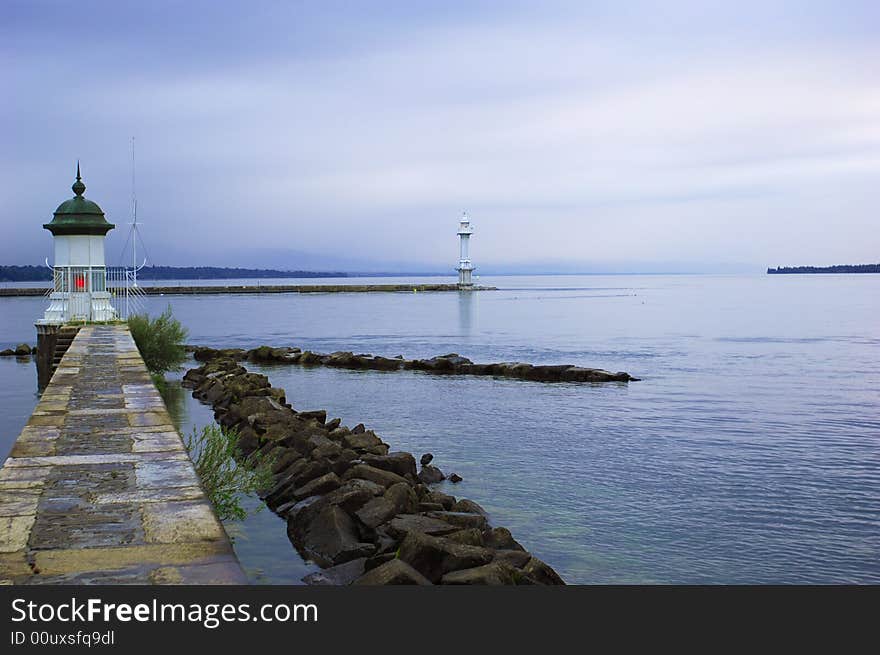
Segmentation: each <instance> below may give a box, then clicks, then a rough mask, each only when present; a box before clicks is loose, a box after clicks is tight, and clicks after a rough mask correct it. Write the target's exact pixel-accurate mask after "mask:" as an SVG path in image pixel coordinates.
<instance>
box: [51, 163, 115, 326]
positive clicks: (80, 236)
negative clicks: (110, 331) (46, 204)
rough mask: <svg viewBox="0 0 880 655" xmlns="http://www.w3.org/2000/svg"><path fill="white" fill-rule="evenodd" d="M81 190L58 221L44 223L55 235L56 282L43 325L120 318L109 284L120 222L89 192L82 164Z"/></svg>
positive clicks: (62, 206)
mask: <svg viewBox="0 0 880 655" xmlns="http://www.w3.org/2000/svg"><path fill="white" fill-rule="evenodd" d="M71 188H72V189H73V193H74V194H75V195H74V197H73V198H71V199H70V200H66V201H64V202H63V203H61V204H60V205H59V206H58V209H56V210H55V214H54V217H53V218H52V221H51V222H49V223H46V224H45V225H43V227H44V228H45V229H47V230H49V232H51V233H52V237H53V241H54V256H55V259H54V263H53V265H52V270H53V274H54V275H53V279H54V282H53V286H52V290H51V292H50V294H49V307H48V309H46V312H45V314H44V316H43V318H42V319H40V320H38V321H37V328H38V332H39V328H40V326H41V325H44V326H50V325H62V324H64V323H67V322H70V321H86V322H88V321H111V320H115V319H116V318H118V315H117V313H116V310H115V309H114V308H113V306H112V305H111V302H110V293H109V292H108V290H107V267H106V264H105V262H104V239H105V237H106V236H107V233H108V232H109V231H110V230H112V229H113V228H114V227H115V226H114V225H113V224H112V223H108V222H107V220H106V219H105V218H104V212H103V211H102V210H101V208H100V207H99V206H98V205H97V204H96V203H94V202H92V201H91V200H87V199H86V198H85V197H84V196H83V192H85V190H86V185H85V184H83V181H82V176H81V175H80V170H79V162H77V164H76V181H75V182H74V183H73V186H72V187H71Z"/></svg>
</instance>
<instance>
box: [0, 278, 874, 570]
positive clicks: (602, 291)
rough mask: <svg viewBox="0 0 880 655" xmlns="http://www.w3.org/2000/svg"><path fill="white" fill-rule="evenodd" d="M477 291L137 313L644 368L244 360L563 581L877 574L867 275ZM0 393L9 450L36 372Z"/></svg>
mask: <svg viewBox="0 0 880 655" xmlns="http://www.w3.org/2000/svg"><path fill="white" fill-rule="evenodd" d="M431 279H432V280H433V281H438V278H431ZM374 281H376V282H381V281H384V280H376V279H374ZM480 283H482V284H490V285H495V286H498V287H499V288H500V289H501V290H499V291H497V292H480V293H472V294H459V293H412V294H410V293H397V294H334V293H327V294H309V295H298V294H291V295H266V296H252V295H232V296H209V297H208V296H205V297H186V296H167V297H164V298H159V297H151V298H148V299H147V306H148V308H149V310H150V311H151V312H153V313H156V312H159V311H161V310H162V309H164V307H165V306H166V305H167V304H171V305H172V307H173V309H174V313H175V315H176V316H177V317H178V318H180V319H181V320H182V321H183V322H184V324H186V325H187V326H188V327H189V328H190V331H191V339H190V340H191V341H192V342H193V343H199V344H204V345H213V346H242V347H253V346H257V345H260V344H264V343H265V344H271V345H292V346H299V347H303V348H311V349H315V350H322V351H331V350H338V349H345V350H354V351H356V352H369V353H374V354H382V355H386V356H393V355H397V354H403V355H405V356H407V357H416V356H429V355H435V354H442V353H448V352H458V353H461V354H463V355H465V356H468V357H470V358H471V359H473V360H474V361H480V362H484V361H499V360H504V361H510V360H521V361H529V362H535V363H572V364H578V365H583V366H597V367H601V368H607V369H610V370H614V371H617V370H625V371H628V372H630V373H632V374H633V375H635V376H637V377H640V378H642V379H643V381H642V382H638V383H629V384H603V385H589V384H567V383H562V384H539V383H533V382H522V381H513V380H503V379H501V380H496V379H492V378H482V377H474V378H468V377H437V376H430V375H427V374H424V373H418V372H401V373H382V372H361V371H344V370H333V369H322V368H318V369H301V368H299V367H288V366H276V367H263V368H260V369H259V370H261V371H262V372H265V373H266V374H268V375H269V376H270V379H271V380H272V382H273V384H274V385H275V386H280V387H284V388H285V389H286V390H287V395H288V399H289V401H290V402H292V403H293V405H294V407H295V408H297V409H316V408H324V409H327V410H328V412H329V413H330V414H331V416H340V417H342V419H343V422H344V423H346V424H348V425H354V424H356V423H359V422H364V423H366V424H367V426H368V427H370V428H372V429H375V430H376V431H377V432H378V433H379V434H380V435H381V436H382V437H383V438H384V439H385V440H386V441H387V442H389V443H390V444H392V447H393V448H395V449H402V450H410V451H412V452H414V453H415V454H416V455H417V456H418V455H419V454H421V453H422V452H427V451H430V452H432V453H434V455H435V457H436V462H437V464H438V465H439V466H440V467H441V468H442V469H443V470H444V471H446V472H447V473H450V472H453V471H454V472H457V473H459V474H460V475H462V476H463V477H464V482H462V483H460V484H459V485H456V486H455V487H452V486H451V485H448V486H449V489H447V491H451V492H453V493H455V494H456V495H460V496H466V497H469V498H472V499H474V500H476V501H478V502H479V503H481V504H482V505H484V506H485V507H486V508H487V509H488V510H489V511H490V512H491V514H492V518H493V522H494V523H495V524H497V525H505V526H507V527H509V528H510V529H511V530H512V531H513V533H514V535H515V536H516V537H517V538H518V539H519V540H520V541H522V542H523V543H524V545H525V546H526V547H527V548H529V549H530V550H532V551H533V552H535V553H536V554H537V555H538V556H539V557H541V558H542V559H545V560H546V561H547V562H549V563H550V564H552V565H553V566H554V567H556V568H557V570H559V571H560V573H561V574H562V575H563V576H564V577H565V578H566V579H567V580H568V581H570V582H578V583H596V582H602V583H607V582H663V583H716V582H726V583H744V582H753V583H767V582H787V583H791V582H794V583H800V582H814V583H828V582H875V583H876V582H880V564H878V561H880V560H878V555H880V410H878V407H880V402H878V401H880V398H878V392H877V389H878V383H880V368H878V365H877V363H878V360H880V357H878V355H880V276H877V275H850V276H847V275H828V276H826V275H809V276H718V277H712V276H584V277H576V276H560V277H499V278H491V279H490V278H488V277H485V278H483V279H481V280H480ZM43 302H44V301H43V300H42V299H39V298H21V299H0V312H2V314H0V348H4V347H7V345H15V343H18V342H20V341H28V342H31V343H32V342H33V340H34V337H33V326H32V323H33V319H34V317H36V316H38V315H39V314H40V313H41V312H42V309H43ZM254 368H256V367H254ZM0 381H2V382H3V385H0V386H2V387H3V388H4V389H3V391H2V392H0V393H2V394H3V395H0V400H2V403H3V407H4V409H5V410H7V411H5V412H4V414H5V415H4V416H3V417H2V418H0V427H2V429H3V438H4V439H5V440H6V442H5V443H0V450H3V449H4V448H6V449H8V446H9V445H10V444H11V439H14V436H15V434H17V432H18V430H19V429H20V427H21V425H22V424H23V422H24V420H26V417H27V415H28V414H29V412H30V410H31V409H32V406H33V404H34V393H33V387H34V386H35V376H34V374H33V369H32V365H31V367H28V366H22V365H21V364H18V363H16V362H15V361H8V360H7V361H0ZM174 404H175V403H172V405H174ZM176 404H177V407H178V409H176V410H175V409H174V408H173V407H172V411H174V412H175V414H176V415H177V416H178V417H180V420H181V423H182V425H191V424H204V423H205V422H207V421H209V420H210V418H211V413H210V410H208V409H207V408H204V407H203V406H201V405H199V404H198V403H197V402H195V401H194V400H193V399H192V398H190V397H189V396H188V394H181V395H180V396H179V400H178V401H176ZM10 435H11V436H10ZM4 452H5V451H4ZM236 530H237V531H238V532H237V533H236V535H237V536H236V549H237V551H238V552H239V555H240V557H241V558H242V561H243V562H244V563H245V566H246V568H248V569H249V570H250V571H251V573H252V575H253V576H254V578H255V579H259V580H261V581H269V582H293V581H296V580H298V578H299V577H301V575H302V574H303V572H304V571H307V570H309V568H308V567H307V566H306V565H304V564H303V563H302V562H301V560H299V558H297V557H296V556H295V553H293V551H292V549H290V548H289V546H288V544H287V542H286V537H285V536H284V524H283V522H281V521H280V520H278V519H277V518H276V517H274V516H273V515H271V513H269V512H267V511H264V512H261V513H258V514H257V515H256V516H255V517H252V518H250V519H248V520H247V521H246V522H245V523H244V525H241V526H238V527H237V528H236ZM292 553H293V554H292Z"/></svg>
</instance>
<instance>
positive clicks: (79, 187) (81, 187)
mask: <svg viewBox="0 0 880 655" xmlns="http://www.w3.org/2000/svg"><path fill="white" fill-rule="evenodd" d="M70 188H71V189H73V192H74V193H75V194H76V195H78V196H81V195H82V194H83V193H84V192H85V190H86V185H85V184H83V181H82V175H80V173H79V159H77V160H76V182H74V183H73V186H72V187H70Z"/></svg>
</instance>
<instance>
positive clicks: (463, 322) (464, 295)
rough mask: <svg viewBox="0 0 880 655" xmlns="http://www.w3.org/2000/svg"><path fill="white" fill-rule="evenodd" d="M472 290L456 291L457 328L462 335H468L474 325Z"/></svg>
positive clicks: (473, 295)
mask: <svg viewBox="0 0 880 655" xmlns="http://www.w3.org/2000/svg"><path fill="white" fill-rule="evenodd" d="M475 297H476V295H475V293H474V292H473V291H459V292H458V328H459V330H460V331H461V335H462V336H466V335H470V333H471V330H472V329H473V327H474V302H475Z"/></svg>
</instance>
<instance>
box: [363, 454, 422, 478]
mask: <svg viewBox="0 0 880 655" xmlns="http://www.w3.org/2000/svg"><path fill="white" fill-rule="evenodd" d="M361 459H362V460H363V461H364V464H369V465H370V466H373V467H375V468H377V469H382V470H383V471H391V472H392V473H397V475H400V476H405V475H406V474H407V473H409V474H410V475H412V476H413V477H415V475H416V458H415V457H413V456H412V454H410V453H404V452H395V453H388V454H387V455H364V456H363V457H362V458H361Z"/></svg>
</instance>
